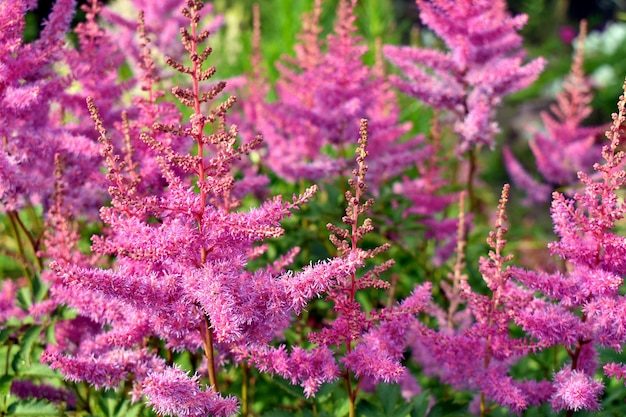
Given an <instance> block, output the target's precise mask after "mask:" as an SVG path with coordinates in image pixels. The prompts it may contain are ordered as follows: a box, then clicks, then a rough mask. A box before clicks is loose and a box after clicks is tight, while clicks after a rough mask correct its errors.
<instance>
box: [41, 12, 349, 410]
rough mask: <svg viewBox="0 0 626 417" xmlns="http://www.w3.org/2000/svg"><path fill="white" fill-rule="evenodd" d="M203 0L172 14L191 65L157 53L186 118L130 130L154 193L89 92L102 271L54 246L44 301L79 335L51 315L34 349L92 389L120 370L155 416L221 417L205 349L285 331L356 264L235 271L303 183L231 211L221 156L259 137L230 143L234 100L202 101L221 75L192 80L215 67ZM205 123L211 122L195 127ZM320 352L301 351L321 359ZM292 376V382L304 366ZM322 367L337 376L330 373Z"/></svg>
mask: <svg viewBox="0 0 626 417" xmlns="http://www.w3.org/2000/svg"><path fill="white" fill-rule="evenodd" d="M202 5H203V4H202V3H201V2H195V1H188V3H187V6H186V7H185V9H183V14H184V16H186V17H187V19H188V20H189V22H190V29H189V30H188V29H181V35H182V39H183V43H184V47H185V49H186V50H187V52H188V54H189V56H190V60H191V63H190V64H185V63H183V62H179V61H177V60H175V59H173V58H168V59H167V62H168V64H169V65H170V66H171V67H172V68H174V69H175V70H177V71H179V72H181V73H182V74H186V75H187V76H189V77H190V78H191V80H192V83H191V84H192V88H180V87H175V88H173V89H172V93H173V95H174V96H175V97H177V98H178V99H179V101H180V102H181V103H182V104H183V105H184V106H187V107H189V108H190V110H191V112H192V114H191V116H190V117H189V120H188V122H187V123H185V124H167V125H166V124H163V123H160V122H156V123H154V125H153V126H152V127H151V128H150V127H148V129H145V130H144V133H143V134H142V139H143V140H144V141H145V143H146V144H148V145H149V146H150V147H151V148H152V151H154V152H156V153H157V154H158V157H157V161H158V163H159V166H160V169H161V172H162V175H163V178H164V189H163V190H159V191H156V192H154V193H146V192H139V191H138V189H137V186H138V184H139V182H138V179H139V180H140V173H138V172H137V171H136V170H135V169H134V163H133V161H130V160H129V158H128V157H122V156H121V155H118V154H117V153H116V148H115V147H114V144H113V141H112V138H111V136H110V135H109V133H108V132H107V129H106V128H105V126H104V124H103V120H102V118H101V116H100V114H99V111H98V109H97V108H96V105H97V103H96V102H95V101H94V100H91V99H89V100H88V107H89V110H90V112H91V115H92V117H93V119H94V121H95V124H96V131H97V132H98V133H99V136H100V142H101V154H102V156H103V158H104V160H105V164H106V166H107V167H108V173H107V175H106V179H107V181H108V183H109V193H110V197H111V205H110V206H106V207H102V209H101V218H102V220H103V222H104V223H105V224H106V225H107V229H106V230H105V234H104V235H103V236H94V237H93V238H92V242H93V244H92V250H93V251H94V253H96V254H98V255H101V256H109V255H112V256H113V257H114V258H115V262H114V265H113V266H112V267H111V268H96V267H93V266H91V265H90V263H89V262H82V261H80V258H78V259H79V260H78V261H77V260H76V258H73V257H72V256H71V255H68V254H67V253H66V252H62V253H59V256H58V258H57V259H56V262H55V263H53V264H52V269H53V271H54V272H55V273H56V275H57V276H56V279H55V282H54V284H53V286H54V288H56V289H55V292H56V297H57V299H58V300H60V301H62V302H64V303H66V304H67V305H69V306H70V307H73V308H75V309H76V310H77V311H78V313H79V314H80V318H79V320H81V321H82V322H83V323H84V325H83V326H81V327H82V328H83V329H84V331H83V332H82V333H81V334H73V333H71V332H68V330H69V327H68V326H70V325H71V324H70V323H62V324H60V325H59V326H58V328H57V341H58V344H57V345H50V346H48V348H47V349H46V351H45V352H44V354H43V355H42V358H43V359H44V360H45V361H46V362H48V363H50V364H51V366H52V367H53V368H58V369H60V370H61V371H62V372H63V373H64V374H65V375H66V377H67V378H68V379H71V380H83V381H87V382H89V383H91V384H94V385H95V386H97V387H116V386H117V385H118V384H120V382H121V381H124V380H129V379H131V376H132V384H133V399H134V400H138V399H139V398H141V397H142V396H145V397H146V399H147V401H148V403H149V404H151V405H152V406H153V408H154V409H155V410H156V411H158V412H160V413H169V414H176V415H179V416H204V415H207V414H211V415H216V416H226V415H231V414H233V413H234V412H235V411H236V409H237V401H236V400H235V399H234V398H232V397H228V398H224V397H223V396H221V395H220V394H219V388H218V377H217V370H216V366H215V357H216V352H217V353H220V354H225V355H227V356H228V355H229V354H234V356H233V358H234V359H235V360H236V359H238V358H239V357H240V356H241V355H240V352H241V351H242V350H245V349H248V348H254V349H257V350H260V349H261V348H262V347H268V343H269V342H270V341H272V340H273V339H274V338H275V336H276V335H277V334H279V333H280V332H281V331H283V330H284V329H285V328H286V327H288V326H289V323H290V320H291V316H292V314H294V313H299V312H301V311H302V308H304V306H305V305H306V304H307V303H308V302H309V301H310V299H312V298H314V297H316V296H318V295H319V294H321V293H323V292H325V291H328V290H329V289H330V288H331V287H332V285H333V284H334V283H335V282H336V280H337V279H345V277H347V276H350V274H351V273H352V272H353V271H354V270H355V268H356V266H357V265H358V264H359V262H360V261H359V259H358V258H356V257H353V258H349V259H333V260H329V261H327V262H322V263H319V264H317V265H312V266H310V267H307V268H305V269H304V270H303V271H301V272H298V273H285V272H284V266H285V264H287V263H288V262H289V259H290V258H292V257H293V255H294V253H295V252H293V251H292V252H290V253H289V254H287V255H286V257H285V259H284V260H283V261H281V262H277V263H275V264H274V265H270V266H268V267H266V268H262V269H259V270H256V271H248V270H247V269H246V266H247V262H248V260H249V259H251V257H252V256H256V255H257V254H258V250H257V247H256V244H257V243H258V242H260V241H263V240H265V239H268V238H272V237H278V236H280V235H281V234H282V233H283V229H282V228H281V227H280V220H282V219H283V218H284V217H285V216H288V215H289V213H290V210H292V209H297V208H298V206H299V205H300V204H302V203H304V202H306V201H307V199H309V198H310V197H311V196H312V195H313V193H314V192H315V187H312V188H310V189H308V190H307V191H306V192H305V193H303V194H302V195H300V196H294V198H293V201H292V202H284V201H283V200H282V198H280V197H274V198H271V199H268V200H267V201H265V202H264V203H263V204H262V205H261V206H260V207H258V208H253V209H250V210H248V211H237V210H236V209H237V207H238V206H239V204H240V201H239V200H238V199H237V198H236V197H235V195H234V194H233V190H234V187H235V184H236V180H235V178H234V173H233V170H232V168H233V162H234V161H236V160H237V159H239V158H241V157H243V156H244V155H245V154H246V153H247V152H249V151H250V150H251V149H253V148H254V147H255V146H258V144H259V142H258V140H256V139H255V140H252V141H248V142H244V143H243V144H241V143H240V144H239V145H237V143H238V140H237V133H238V132H237V128H236V127H235V126H230V127H229V126H228V124H227V121H226V112H227V111H228V110H229V109H230V107H231V106H232V105H233V104H234V102H235V99H234V97H231V98H229V99H227V100H226V101H224V102H223V103H221V104H219V105H217V106H215V107H213V108H206V107H207V106H208V103H210V102H211V101H212V100H213V99H214V98H215V97H216V96H217V95H219V94H220V93H221V92H222V90H223V88H224V83H217V84H214V85H213V86H212V87H210V88H209V89H208V91H203V90H202V89H201V85H202V83H201V82H202V81H205V80H209V79H210V78H211V77H212V76H213V74H214V73H215V71H216V70H215V68H214V67H208V68H206V69H205V68H203V65H204V64H205V62H206V60H207V59H208V57H209V55H210V53H211V49H210V48H208V47H207V48H206V49H204V50H202V49H201V46H200V45H201V44H202V42H204V41H205V40H206V39H207V37H208V36H209V33H208V32H207V31H205V30H202V31H201V30H199V28H198V22H199V20H200V14H199V13H200V10H201V9H202ZM209 125H213V129H212V130H210V133H207V131H208V130H209ZM153 132H164V133H168V134H170V135H171V140H172V143H173V142H174V141H184V140H187V143H188V144H189V145H192V144H194V145H195V148H196V150H195V152H193V153H182V152H180V151H178V150H177V149H179V147H178V146H175V145H173V144H170V142H167V141H161V140H159V139H158V137H157V136H156V135H154V134H153ZM189 139H191V141H189ZM138 152H140V150H139V149H135V151H134V153H133V157H134V160H137V159H140V158H141V157H142V155H141V154H140V153H138ZM68 236H69V235H68ZM52 238H56V239H63V235H59V236H57V237H54V236H53V237H52ZM68 241H71V239H68ZM160 341H162V343H163V346H164V348H165V349H166V350H167V351H169V352H170V353H171V352H174V351H183V350H188V351H190V352H191V353H192V354H197V353H198V352H200V351H201V352H203V354H204V356H205V357H206V360H207V368H208V385H207V386H206V387H205V386H201V384H203V383H204V381H206V380H207V378H206V376H200V375H189V374H188V372H187V371H185V370H182V369H180V368H177V367H175V366H172V365H171V364H168V362H167V361H166V360H165V359H164V358H162V357H160V356H159V355H158V354H157V352H155V351H154V350H153V349H152V346H153V344H154V343H161V342H160ZM324 354H325V353H324V352H322V353H321V355H320V354H317V355H316V354H315V353H313V354H309V353H304V354H303V355H301V357H302V358H303V360H322V361H323V359H324V358H323V357H324ZM316 358H317V359H316ZM314 369H315V372H316V371H317V369H318V368H317V367H316V368H314ZM292 371H293V372H296V373H297V375H296V376H297V378H298V380H300V379H302V378H305V374H306V372H309V373H310V372H313V371H310V370H309V371H305V370H304V369H301V371H300V372H299V373H298V371H297V369H293V368H292ZM329 374H332V377H335V372H333V371H332V370H331V371H329ZM294 378H295V377H294ZM314 383H315V384H317V383H318V382H317V380H315V382H314Z"/></svg>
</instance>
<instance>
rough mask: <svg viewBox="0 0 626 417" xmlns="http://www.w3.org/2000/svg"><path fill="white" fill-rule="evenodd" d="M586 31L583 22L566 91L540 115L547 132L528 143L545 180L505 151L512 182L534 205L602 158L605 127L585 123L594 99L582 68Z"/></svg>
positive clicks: (545, 199) (566, 83)
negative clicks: (602, 138) (549, 111)
mask: <svg viewBox="0 0 626 417" xmlns="http://www.w3.org/2000/svg"><path fill="white" fill-rule="evenodd" d="M586 32H587V25H586V22H585V21H583V22H581V26H580V34H579V36H578V42H577V48H576V53H575V55H574V60H573V62H572V67H571V69H570V72H569V74H568V75H567V77H566V78H565V81H564V83H563V90H562V91H561V92H560V93H559V94H558V95H557V97H556V103H555V104H553V105H552V106H551V107H550V110H551V113H548V112H542V113H541V119H542V120H543V124H544V127H545V129H546V132H545V133H542V132H535V133H534V135H533V136H534V138H533V140H531V141H530V142H529V144H530V149H531V150H532V152H533V155H534V157H535V163H536V165H537V170H538V171H539V173H540V174H541V176H542V177H543V180H544V181H543V182H538V181H536V180H534V179H533V178H532V176H531V175H530V174H529V173H528V172H527V171H526V169H524V167H523V166H522V165H521V163H520V162H519V161H518V160H517V159H516V158H515V157H514V156H513V153H512V151H511V150H510V149H509V148H508V147H505V148H504V149H503V156H504V162H505V165H506V167H507V170H508V171H509V174H510V175H511V178H512V180H513V181H514V183H515V184H516V185H518V186H519V187H520V188H522V189H524V190H525V191H526V193H527V197H528V200H529V201H532V202H544V201H548V200H549V199H550V195H551V191H552V189H553V188H555V187H563V186H570V185H572V184H574V183H575V180H576V174H577V173H578V171H588V170H589V167H591V166H592V165H593V163H594V162H595V161H596V160H597V159H598V158H599V155H600V145H598V143H597V137H598V135H599V134H600V133H601V131H602V130H603V129H604V127H596V126H583V124H582V123H583V122H584V120H585V119H586V118H587V117H589V115H590V114H591V110H592V109H591V100H592V99H593V94H592V93H591V89H590V86H589V81H588V80H587V78H586V77H585V73H584V69H583V55H584V42H585V37H586Z"/></svg>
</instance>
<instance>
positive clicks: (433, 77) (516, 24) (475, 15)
mask: <svg viewBox="0 0 626 417" xmlns="http://www.w3.org/2000/svg"><path fill="white" fill-rule="evenodd" d="M417 5H418V7H419V9H420V18H421V20H422V22H423V23H424V24H425V25H426V26H428V27H429V28H430V29H432V30H433V31H434V32H435V33H436V34H437V36H439V37H440V38H441V39H442V40H443V41H444V42H445V44H446V46H447V49H448V50H447V51H445V52H443V51H436V50H433V49H424V48H413V47H408V46H400V47H399V46H391V45H387V46H385V49H384V53H385V56H386V57H387V58H388V59H389V60H390V61H391V62H392V63H393V64H394V65H396V66H397V67H398V68H399V69H400V71H401V72H402V74H403V77H402V78H401V77H394V78H392V81H393V83H394V84H395V85H396V86H398V87H399V88H400V89H401V90H402V91H403V92H405V93H406V94H409V95H411V96H413V97H415V98H418V99H420V100H422V101H423V102H424V103H426V104H428V105H430V106H433V107H435V108H438V109H446V110H449V111H451V112H453V113H454V114H455V117H456V121H455V125H454V130H455V132H456V133H457V134H458V135H459V137H460V139H461V140H460V143H459V145H458V149H457V152H458V153H459V154H462V153H464V152H466V151H468V150H469V149H471V148H474V147H476V146H478V145H480V144H485V145H488V146H491V147H493V146H494V137H495V135H496V133H498V126H497V124H496V122H495V118H494V109H495V108H496V107H497V106H498V104H499V103H500V101H501V100H502V98H503V97H505V96H506V95H508V94H510V93H512V92H515V91H518V90H521V89H523V88H525V87H527V86H528V85H529V84H530V83H532V82H533V81H534V80H535V79H536V78H537V76H538V75H539V73H540V72H541V71H542V70H543V67H544V65H545V62H544V60H543V59H541V58H537V59H535V60H533V61H531V62H529V63H527V64H522V58H523V51H522V50H521V49H520V48H521V45H522V38H521V36H520V35H518V34H517V31H518V30H520V29H521V28H522V27H523V26H524V25H525V24H526V20H527V17H526V16H525V15H518V16H511V15H509V13H508V12H507V11H506V4H505V2H504V1H502V0H497V1H493V0H478V1H477V0H463V1H451V0H432V1H427V0H417Z"/></svg>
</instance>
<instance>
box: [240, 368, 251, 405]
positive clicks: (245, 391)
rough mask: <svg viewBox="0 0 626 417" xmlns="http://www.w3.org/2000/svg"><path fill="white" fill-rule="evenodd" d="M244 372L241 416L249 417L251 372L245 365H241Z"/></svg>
mask: <svg viewBox="0 0 626 417" xmlns="http://www.w3.org/2000/svg"><path fill="white" fill-rule="evenodd" d="M241 367H242V370H243V383H242V385H241V415H242V416H243V417H248V412H249V411H248V384H249V381H250V370H249V369H248V365H246V364H245V363H242V364H241Z"/></svg>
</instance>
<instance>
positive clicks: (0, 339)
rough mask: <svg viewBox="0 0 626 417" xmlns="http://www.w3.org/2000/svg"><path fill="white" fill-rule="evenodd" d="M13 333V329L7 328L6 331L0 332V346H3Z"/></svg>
mask: <svg viewBox="0 0 626 417" xmlns="http://www.w3.org/2000/svg"><path fill="white" fill-rule="evenodd" d="M14 331H15V327H7V328H6V329H2V330H0V345H1V344H3V343H4V342H5V341H6V340H7V339H8V338H9V336H11V333H13V332H14Z"/></svg>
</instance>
